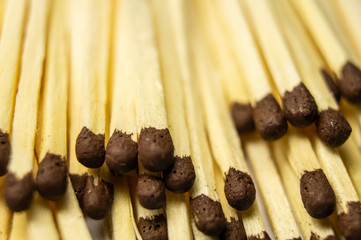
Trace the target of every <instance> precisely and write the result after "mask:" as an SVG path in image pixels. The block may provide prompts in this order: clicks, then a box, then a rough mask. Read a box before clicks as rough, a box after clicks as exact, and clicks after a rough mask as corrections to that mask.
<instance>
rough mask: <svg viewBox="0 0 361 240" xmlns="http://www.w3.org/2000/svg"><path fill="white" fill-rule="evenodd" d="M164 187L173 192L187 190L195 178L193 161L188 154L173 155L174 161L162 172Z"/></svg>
mask: <svg viewBox="0 0 361 240" xmlns="http://www.w3.org/2000/svg"><path fill="white" fill-rule="evenodd" d="M163 179H164V183H165V187H166V188H167V189H168V190H169V191H171V192H175V193H185V192H188V191H189V190H190V189H191V188H192V187H193V184H194V180H195V179H196V172H195V170H194V166H193V162H192V159H191V157H190V156H186V157H178V156H175V157H174V163H173V165H171V166H170V167H169V168H167V169H166V170H165V171H164V172H163Z"/></svg>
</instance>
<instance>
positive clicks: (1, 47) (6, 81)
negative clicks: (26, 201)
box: [0, 0, 28, 176]
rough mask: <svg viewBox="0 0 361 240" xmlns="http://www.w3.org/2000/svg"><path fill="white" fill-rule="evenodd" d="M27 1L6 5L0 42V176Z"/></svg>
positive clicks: (3, 171) (6, 150)
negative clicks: (0, 100)
mask: <svg viewBox="0 0 361 240" xmlns="http://www.w3.org/2000/svg"><path fill="white" fill-rule="evenodd" d="M27 10H28V1H23V0H19V1H9V3H8V4H7V7H6V12H5V16H4V23H3V25H2V33H1V41H0V65H1V66H3V67H1V68H0V86H1V88H0V98H1V99H2V103H3V104H1V106H0V116H1V117H0V140H1V144H0V176H3V175H5V174H6V172H7V169H6V167H7V165H8V162H9V158H10V149H11V147H10V136H11V127H12V120H13V114H14V105H15V95H16V91H17V84H18V77H19V69H20V58H21V49H22V45H23V44H22V43H23V32H24V28H25V23H26V16H27Z"/></svg>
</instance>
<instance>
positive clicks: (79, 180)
mask: <svg viewBox="0 0 361 240" xmlns="http://www.w3.org/2000/svg"><path fill="white" fill-rule="evenodd" d="M69 177H70V181H71V185H72V186H73V189H74V192H75V196H76V198H77V199H78V202H79V206H80V208H81V209H83V196H84V189H85V185H86V183H87V179H88V174H86V173H85V174H83V175H78V174H69Z"/></svg>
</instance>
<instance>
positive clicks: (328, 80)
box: [321, 69, 341, 102]
mask: <svg viewBox="0 0 361 240" xmlns="http://www.w3.org/2000/svg"><path fill="white" fill-rule="evenodd" d="M321 75H322V77H323V79H324V80H325V82H326V85H327V87H328V89H329V90H330V91H331V93H332V95H333V97H334V98H335V99H336V101H337V102H339V101H340V100H341V92H340V89H339V88H338V86H337V84H336V82H335V81H334V80H333V78H332V76H331V75H330V74H329V73H328V72H327V71H326V70H325V69H321Z"/></svg>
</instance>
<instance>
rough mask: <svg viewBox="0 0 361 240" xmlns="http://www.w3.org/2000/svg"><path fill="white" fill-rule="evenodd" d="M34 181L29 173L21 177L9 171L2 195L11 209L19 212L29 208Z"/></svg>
mask: <svg viewBox="0 0 361 240" xmlns="http://www.w3.org/2000/svg"><path fill="white" fill-rule="evenodd" d="M33 192H34V181H33V178H32V175H31V173H27V174H26V175H25V176H24V177H22V178H21V179H18V178H17V177H16V176H15V174H13V173H12V172H9V174H8V175H7V178H6V182H5V188H4V197H5V201H6V204H7V205H8V207H9V208H10V210H11V211H14V212H20V211H23V210H26V209H28V208H29V206H30V204H31V201H32V199H33Z"/></svg>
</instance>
